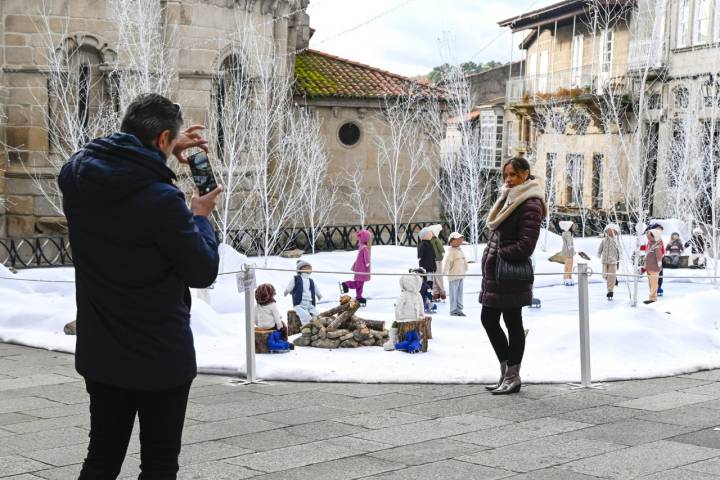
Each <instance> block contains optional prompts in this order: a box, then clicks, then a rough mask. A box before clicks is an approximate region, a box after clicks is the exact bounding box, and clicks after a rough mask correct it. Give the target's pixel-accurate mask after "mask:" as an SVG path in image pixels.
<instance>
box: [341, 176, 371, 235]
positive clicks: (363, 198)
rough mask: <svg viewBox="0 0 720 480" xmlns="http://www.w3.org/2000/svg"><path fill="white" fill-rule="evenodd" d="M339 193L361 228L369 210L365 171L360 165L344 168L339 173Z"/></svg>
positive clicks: (364, 224) (369, 197)
mask: <svg viewBox="0 0 720 480" xmlns="http://www.w3.org/2000/svg"><path fill="white" fill-rule="evenodd" d="M340 181H341V186H340V193H341V195H342V197H343V198H344V199H345V205H346V206H347V207H348V208H349V209H350V211H351V212H352V213H353V214H355V216H356V218H357V221H358V223H359V224H360V226H361V227H362V228H365V227H366V225H367V216H368V212H369V211H370V201H371V195H370V192H369V191H368V190H367V188H366V187H365V172H364V170H363V169H362V167H361V166H360V165H355V168H354V169H352V170H350V169H347V170H345V171H344V172H343V173H342V175H341V180H340Z"/></svg>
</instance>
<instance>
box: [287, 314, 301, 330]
mask: <svg viewBox="0 0 720 480" xmlns="http://www.w3.org/2000/svg"><path fill="white" fill-rule="evenodd" d="M287 320H288V323H287V327H288V336H293V335H297V334H298V333H300V330H302V322H301V321H300V317H298V314H297V313H296V312H295V310H288V312H287Z"/></svg>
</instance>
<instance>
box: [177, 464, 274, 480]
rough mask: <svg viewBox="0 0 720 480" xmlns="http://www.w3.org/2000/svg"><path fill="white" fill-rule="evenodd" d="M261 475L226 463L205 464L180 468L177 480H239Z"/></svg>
mask: <svg viewBox="0 0 720 480" xmlns="http://www.w3.org/2000/svg"><path fill="white" fill-rule="evenodd" d="M261 474H262V472H256V471H254V470H250V469H249V468H245V467H241V466H239V465H233V464H231V463H227V462H207V463H195V464H192V465H183V466H181V467H180V471H179V472H178V476H177V478H178V480H241V479H243V478H250V477H255V476H257V475H261Z"/></svg>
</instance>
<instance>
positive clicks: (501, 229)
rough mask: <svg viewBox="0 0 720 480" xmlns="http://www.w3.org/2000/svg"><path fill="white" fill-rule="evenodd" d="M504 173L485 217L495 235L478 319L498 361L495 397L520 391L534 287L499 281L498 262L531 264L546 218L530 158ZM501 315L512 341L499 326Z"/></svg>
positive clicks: (511, 164) (490, 244)
mask: <svg viewBox="0 0 720 480" xmlns="http://www.w3.org/2000/svg"><path fill="white" fill-rule="evenodd" d="M502 171H503V180H504V182H505V183H504V185H503V187H502V188H501V190H500V197H499V198H498V200H497V201H496V202H495V205H493V208H492V209H491V210H490V213H489V214H488V219H487V226H488V228H489V229H490V230H491V232H492V234H491V236H490V241H489V242H488V244H487V247H486V248H485V252H484V253H483V258H482V273H483V279H482V290H481V291H480V303H481V304H482V313H481V315H480V318H481V320H482V324H483V327H485V331H486V332H487V335H488V338H489V339H490V343H491V344H492V347H493V350H495V355H496V356H497V359H498V361H499V362H500V381H499V382H498V383H497V384H496V385H493V386H489V387H486V388H487V389H488V390H490V391H491V392H492V393H493V395H506V394H510V393H517V392H519V391H520V386H521V380H520V363H521V362H522V358H523V353H524V352H525V330H524V328H523V322H522V307H524V306H527V305H530V304H531V303H532V287H533V282H532V280H531V279H526V280H501V279H498V278H497V275H496V269H497V266H498V262H499V261H503V262H506V263H509V264H516V265H521V264H522V263H524V262H527V263H528V264H529V261H530V256H531V255H532V253H533V251H534V250H535V244H536V243H537V239H538V236H539V235H540V224H541V223H542V221H543V219H544V218H545V216H546V214H547V206H546V204H545V190H544V187H543V183H542V182H540V181H538V180H537V179H536V178H535V177H533V176H532V175H530V164H529V163H528V161H527V160H525V159H524V158H522V157H515V158H512V159H510V160H508V161H507V162H505V165H503V170H502ZM501 316H502V317H503V319H504V320H505V326H506V327H507V331H508V336H509V339H508V337H506V336H505V332H503V329H502V328H501V327H500V317H501Z"/></svg>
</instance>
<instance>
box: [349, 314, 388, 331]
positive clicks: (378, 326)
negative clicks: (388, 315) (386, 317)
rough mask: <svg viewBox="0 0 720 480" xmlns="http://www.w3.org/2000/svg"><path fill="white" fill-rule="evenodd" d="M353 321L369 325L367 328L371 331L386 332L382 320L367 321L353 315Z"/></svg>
mask: <svg viewBox="0 0 720 480" xmlns="http://www.w3.org/2000/svg"><path fill="white" fill-rule="evenodd" d="M351 321H352V322H353V323H356V322H358V323H359V322H362V323H364V324H365V325H367V327H368V328H369V329H370V330H379V331H381V332H382V331H383V330H385V322H383V321H381V320H368V319H366V318H360V317H358V316H357V315H353V317H352V319H351Z"/></svg>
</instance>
